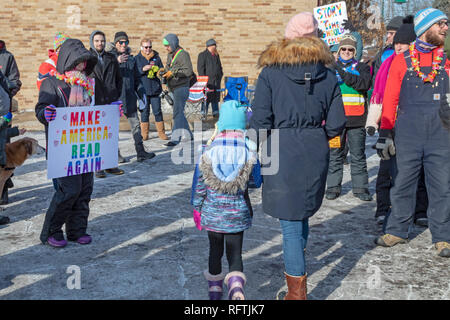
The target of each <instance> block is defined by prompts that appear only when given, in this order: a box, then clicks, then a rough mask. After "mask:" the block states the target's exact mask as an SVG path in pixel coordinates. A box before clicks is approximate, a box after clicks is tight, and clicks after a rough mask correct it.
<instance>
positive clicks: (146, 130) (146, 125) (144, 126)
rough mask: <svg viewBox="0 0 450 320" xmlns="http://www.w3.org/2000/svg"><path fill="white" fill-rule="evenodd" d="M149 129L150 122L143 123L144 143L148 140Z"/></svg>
mask: <svg viewBox="0 0 450 320" xmlns="http://www.w3.org/2000/svg"><path fill="white" fill-rule="evenodd" d="M148 127H149V125H148V122H141V134H142V140H144V141H147V140H148Z"/></svg>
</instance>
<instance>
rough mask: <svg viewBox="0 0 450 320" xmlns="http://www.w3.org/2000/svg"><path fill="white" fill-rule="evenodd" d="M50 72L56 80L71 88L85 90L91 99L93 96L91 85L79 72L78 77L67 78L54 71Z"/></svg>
mask: <svg viewBox="0 0 450 320" xmlns="http://www.w3.org/2000/svg"><path fill="white" fill-rule="evenodd" d="M52 71H53V72H51V74H52V73H53V75H54V76H55V78H56V79H58V80H62V81H64V82H65V83H67V84H70V85H71V86H73V85H78V86H81V87H83V88H84V89H85V90H86V92H87V94H88V95H89V97H92V96H93V95H94V87H93V85H92V83H91V82H90V81H89V80H88V79H87V77H85V76H83V74H82V73H81V72H80V73H79V74H80V76H74V77H67V76H66V75H63V74H60V73H58V72H56V71H54V70H52Z"/></svg>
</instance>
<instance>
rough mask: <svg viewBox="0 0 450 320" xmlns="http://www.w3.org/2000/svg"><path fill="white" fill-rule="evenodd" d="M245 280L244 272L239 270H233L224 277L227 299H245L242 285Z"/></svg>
mask: <svg viewBox="0 0 450 320" xmlns="http://www.w3.org/2000/svg"><path fill="white" fill-rule="evenodd" d="M246 281H247V278H246V277H245V274H243V273H242V272H240V271H233V272H230V273H229V274H227V276H226V277H225V283H226V285H227V286H228V300H245V297H244V285H245V282H246Z"/></svg>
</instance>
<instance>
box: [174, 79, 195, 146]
mask: <svg viewBox="0 0 450 320" xmlns="http://www.w3.org/2000/svg"><path fill="white" fill-rule="evenodd" d="M172 95H173V128H172V139H171V141H172V142H175V143H178V142H180V141H181V137H182V136H183V134H184V133H185V132H178V133H176V132H175V131H176V130H178V129H185V130H187V132H188V134H189V136H190V138H193V137H194V135H193V134H192V131H191V129H190V128H189V123H188V121H187V119H186V117H185V115H184V107H185V106H186V101H187V99H188V97H189V87H180V88H176V89H174V90H173V92H172ZM174 133H175V134H174Z"/></svg>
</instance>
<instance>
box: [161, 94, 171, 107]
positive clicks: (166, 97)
mask: <svg viewBox="0 0 450 320" xmlns="http://www.w3.org/2000/svg"><path fill="white" fill-rule="evenodd" d="M159 97H160V98H161V99H163V98H164V99H166V101H167V103H168V104H169V105H171V106H173V99H172V98H171V97H170V95H169V91H167V90H163V91H162V92H161V93H160V94H159Z"/></svg>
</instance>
